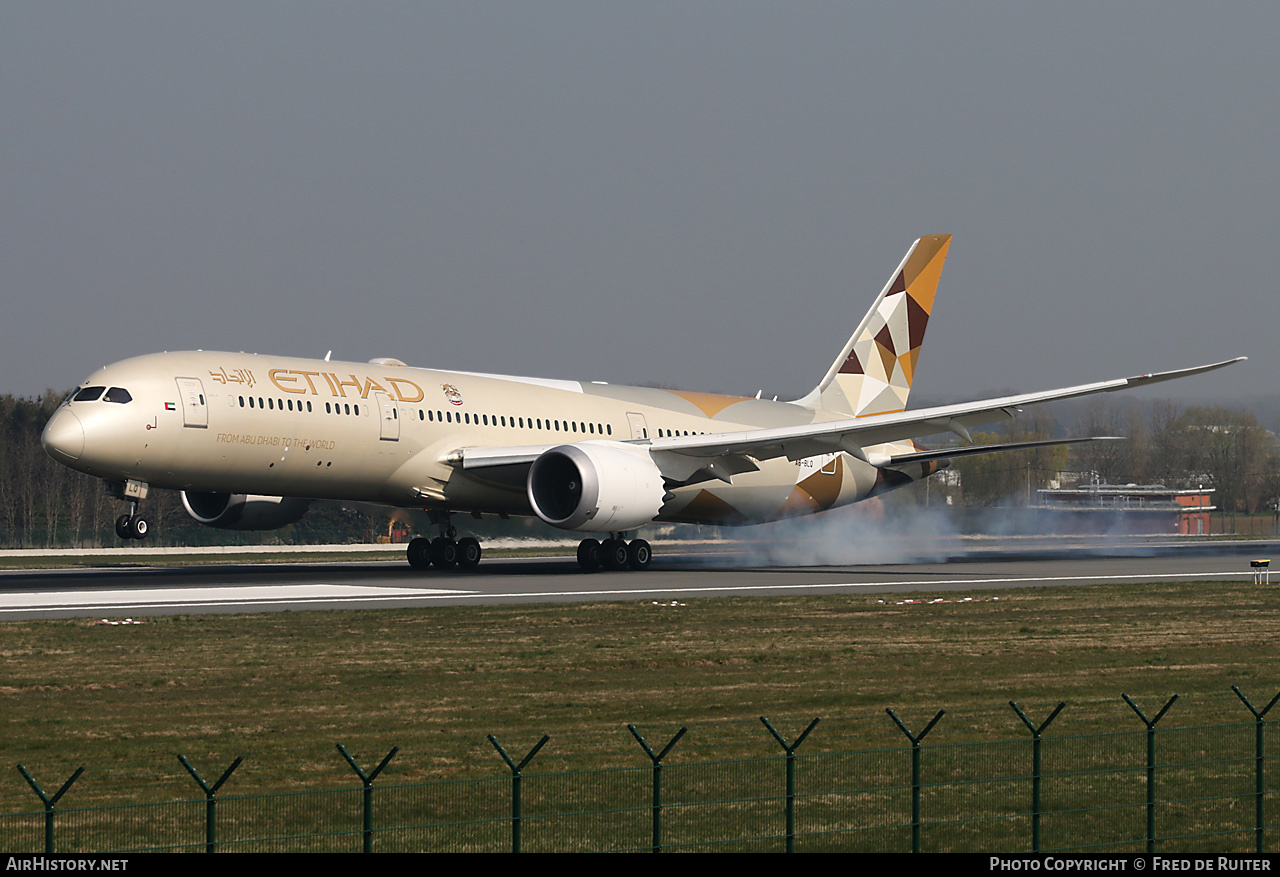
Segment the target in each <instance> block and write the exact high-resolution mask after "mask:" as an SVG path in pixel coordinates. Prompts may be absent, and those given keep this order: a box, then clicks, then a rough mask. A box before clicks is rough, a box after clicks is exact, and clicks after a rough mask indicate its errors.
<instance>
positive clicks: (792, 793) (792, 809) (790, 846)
mask: <svg viewBox="0 0 1280 877" xmlns="http://www.w3.org/2000/svg"><path fill="white" fill-rule="evenodd" d="M760 721H762V722H764V726H765V727H766V728H768V729H769V733H770V734H772V735H773V739H775V740H777V741H778V745H780V746H781V747H782V749H783V751H784V752H786V753H787V852H789V853H793V852H795V845H796V749H798V748H799V747H800V744H801V743H803V742H804V738H805V737H808V736H809V732H810V731H812V730H813V729H814V728H816V727H817V725H818V721H819V720H818V719H814V720H813V721H812V722H810V723H809V727H807V728H805V729H804V733H803V734H801V735H800V736H799V737H797V738H796V742H794V743H791V744H789V745H788V743H787V741H786V740H783V739H782V735H781V734H779V733H778V732H777V731H775V730H774V729H773V725H771V724H769V720H768V719H766V718H765V717H764V716H761V717H760Z"/></svg>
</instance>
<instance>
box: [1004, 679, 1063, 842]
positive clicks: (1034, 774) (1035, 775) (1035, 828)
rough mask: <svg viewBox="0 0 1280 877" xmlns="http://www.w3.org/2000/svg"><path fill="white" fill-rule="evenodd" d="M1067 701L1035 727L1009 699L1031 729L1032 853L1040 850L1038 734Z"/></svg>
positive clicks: (1010, 704) (1054, 717) (1010, 703)
mask: <svg viewBox="0 0 1280 877" xmlns="http://www.w3.org/2000/svg"><path fill="white" fill-rule="evenodd" d="M1066 705H1067V702H1066V701H1065V700H1064V701H1059V702H1058V705H1057V707H1055V708H1054V710H1053V712H1051V713H1049V718H1047V719H1045V720H1044V722H1043V723H1042V724H1041V725H1040V726H1039V727H1036V726H1035V725H1033V724H1031V720H1030V719H1028V718H1027V717H1026V714H1025V713H1023V712H1022V710H1020V709H1019V708H1018V705H1017V704H1016V703H1014V702H1013V701H1009V706H1011V707H1013V711H1014V712H1015V713H1017V714H1018V718H1020V719H1022V723H1023V724H1024V725H1026V726H1027V727H1028V728H1030V729H1031V851H1032V852H1033V853H1038V852H1040V777H1041V770H1040V735H1041V734H1043V733H1044V729H1045V728H1047V727H1049V723H1050V722H1052V721H1053V720H1054V719H1056V718H1057V717H1058V713H1060V712H1062V708H1063V707H1065V706H1066Z"/></svg>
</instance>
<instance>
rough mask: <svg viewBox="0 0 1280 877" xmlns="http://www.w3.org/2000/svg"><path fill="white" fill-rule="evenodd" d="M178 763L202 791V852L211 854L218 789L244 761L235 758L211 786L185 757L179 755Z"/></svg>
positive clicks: (216, 832) (214, 842)
mask: <svg viewBox="0 0 1280 877" xmlns="http://www.w3.org/2000/svg"><path fill="white" fill-rule="evenodd" d="M178 761H180V762H182V766H183V767H185V768H186V769H187V773H189V774H191V776H192V777H193V778H194V779H195V781H196V782H197V783H199V784H200V788H201V789H203V790H204V851H205V852H206V853H211V852H213V851H214V849H215V848H216V847H217V845H218V831H217V818H216V813H215V808H216V807H217V805H218V799H217V794H218V789H220V788H222V784H223V783H225V782H226V781H227V779H228V778H229V777H230V776H231V772H232V771H234V770H235V769H236V768H237V767H239V766H240V762H242V761H244V758H243V757H240V758H237V759H236V760H235V761H233V762H231V767H229V768H227V769H226V771H224V772H223V774H222V776H221V778H219V779H218V781H217V782H216V783H214V784H213V785H212V786H211V785H209V784H208V783H206V782H205V781H204V777H202V776H200V774H199V772H197V771H196V769H195V768H194V767H192V766H191V762H189V761H187V757H186V756H185V755H182V754H179V755H178Z"/></svg>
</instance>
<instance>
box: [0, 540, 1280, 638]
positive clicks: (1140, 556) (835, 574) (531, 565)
mask: <svg viewBox="0 0 1280 877" xmlns="http://www.w3.org/2000/svg"><path fill="white" fill-rule="evenodd" d="M1278 549H1280V543H1277V542H1257V541H1252V542H1218V543H1193V544H1185V543H1171V544H1159V545H1154V544H1150V543H1142V544H1125V543H1122V544H1113V545H1110V546H1103V547H1101V548H1099V547H1097V546H1093V547H1090V548H1087V549H1086V548H1083V547H1081V546H1078V545H1072V544H1066V543H1061V542H1059V543H1054V544H1050V545H1048V546H1037V547H1030V548H1029V547H1027V546H1026V545H1024V544H1016V545H1011V544H1007V543H994V544H992V545H990V546H988V547H984V548H982V549H972V548H970V549H968V550H965V551H964V552H963V553H962V554H960V555H958V556H952V557H950V558H948V559H947V560H946V562H925V563H898V564H880V565H856V564H854V565H847V566H810V567H771V568H760V567H753V566H739V565H736V564H737V563H738V560H737V559H736V558H735V556H734V555H733V554H732V553H730V554H728V555H726V554H723V553H717V554H710V553H706V552H702V553H693V552H686V553H682V554H677V553H667V554H664V555H659V556H658V557H657V559H655V561H654V564H653V567H652V568H651V569H650V570H649V571H647V572H643V573H636V572H614V573H604V572H597V573H582V572H580V571H579V570H578V568H577V564H576V563H575V562H574V560H573V559H572V558H568V557H552V558H536V559H502V558H487V559H485V561H484V562H483V563H482V564H481V566H480V567H478V568H477V569H476V570H473V571H471V572H465V573H464V572H459V571H449V572H443V573H442V572H427V573H420V572H415V571H414V570H412V569H410V568H409V567H408V565H407V564H405V563H404V562H403V561H401V560H399V559H397V560H395V561H361V562H355V563H314V564H251V563H232V564H229V563H222V562H219V563H207V562H206V563H198V562H193V563H191V564H189V565H183V566H166V567H129V568H121V567H112V568H106V569H75V570H40V571H30V570H21V571H10V572H0V620H16V619H30V618H100V619H111V620H118V619H122V618H126V617H130V618H141V617H146V616H150V615H175V614H184V615H187V614H209V613H236V612H274V611H285V610H292V611H297V610H322V609H379V608H401V607H426V606H460V605H482V604H498V603H540V602H582V601H599V600H654V601H660V600H687V599H699V598H707V597H728V596H804V595H814V594H841V593H844V594H848V593H887V594H902V593H919V594H921V595H924V596H930V595H932V596H933V597H938V596H944V595H945V596H954V595H956V594H958V593H959V592H964V591H977V590H989V589H1003V588H1022V587H1043V586H1048V585H1087V584H1100V583H1115V582H1133V583H1135V584H1138V583H1150V582H1159V581H1170V582H1172V581H1193V580H1197V579H1203V580H1244V581H1249V580H1251V579H1252V577H1253V570H1252V568H1251V566H1250V560H1251V559H1255V558H1266V557H1272V556H1275V555H1276V552H1277V550H1278ZM1277 584H1280V578H1277Z"/></svg>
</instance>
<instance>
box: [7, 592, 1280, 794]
mask: <svg viewBox="0 0 1280 877" xmlns="http://www.w3.org/2000/svg"><path fill="white" fill-rule="evenodd" d="M1277 595H1278V592H1276V591H1273V590H1271V589H1270V588H1258V587H1255V586H1253V585H1251V584H1240V583H1219V582H1193V583H1178V584H1166V585H1141V586H1137V585H1132V584H1125V585H1107V586H1097V587H1071V588H1057V589H1051V588H1028V589H1025V590H1002V591H999V592H972V593H970V594H968V595H967V596H968V597H971V598H972V600H971V601H970V602H946V603H916V604H903V603H902V601H903V599H904V598H903V597H901V596H893V597H887V596H876V595H867V594H857V595H848V596H828V597H807V598H800V599H797V598H775V597H753V598H727V599H701V600H689V601H687V602H684V603H682V604H678V605H672V604H665V605H655V604H654V603H653V602H650V601H628V602H615V603H595V604H565V605H542V604H540V605H527V606H496V607H461V608H453V607H442V608H432V609H412V610H388V611H383V610H378V611H341V612H296V613H295V612H280V613H267V614H257V615H239V616H231V615H210V616H178V617H162V618H153V619H147V620H146V623H145V624H141V625H136V626H98V625H95V624H93V623H92V622H90V621H87V620H74V621H71V620H65V621H27V622H6V623H4V624H0V658H2V662H0V765H2V766H0V812H13V811H16V810H26V809H30V808H31V807H32V805H33V804H34V803H35V796H34V795H33V794H32V793H31V791H30V789H29V788H28V787H27V785H26V783H25V781H24V780H23V779H22V777H21V776H20V775H19V773H18V771H17V770H16V769H15V768H14V765H15V764H17V763H19V762H21V763H23V764H25V765H26V766H27V767H28V768H29V769H30V770H31V771H32V772H33V774H34V775H35V776H36V778H37V779H38V780H40V781H41V782H42V784H43V785H44V786H45V788H46V790H47V791H50V792H52V791H54V790H56V789H57V788H58V787H59V786H60V785H61V783H62V782H63V781H64V780H65V779H66V778H67V777H68V776H70V774H71V773H72V771H73V770H74V769H75V768H76V767H77V766H79V765H81V764H83V765H85V766H86V768H87V769H86V773H85V775H84V777H82V778H81V779H80V780H79V781H78V783H77V784H76V786H75V787H74V790H73V792H71V793H69V795H70V798H69V800H74V803H75V805H77V806H89V805H93V804H98V803H118V802H121V801H124V800H133V801H141V800H167V799H171V798H175V797H188V796H191V795H192V794H193V793H195V792H196V788H195V784H194V783H193V782H192V780H191V778H190V777H189V776H188V775H187V774H186V772H185V771H184V770H183V769H182V767H181V766H180V765H179V763H178V761H177V758H176V755H177V754H178V753H182V754H184V755H186V756H187V757H188V758H189V759H191V761H192V762H193V763H194V764H195V765H196V766H197V767H198V768H199V769H200V770H201V771H202V773H203V774H204V775H205V777H206V778H207V779H210V780H212V779H215V778H216V777H217V776H219V775H220V774H221V772H222V770H223V769H224V768H225V767H226V766H227V765H228V764H229V763H230V762H231V761H232V760H233V759H234V758H235V757H237V756H244V757H245V763H244V764H243V765H242V766H241V768H240V769H239V770H238V771H237V772H236V774H235V776H234V778H233V779H232V780H231V782H230V784H229V786H228V789H227V792H228V793H236V794H251V793H257V792H270V791H276V790H286V789H300V788H309V789H310V788H335V787H342V786H348V785H351V784H353V783H355V782H356V778H355V776H354V774H353V773H352V771H351V769H350V767H349V766H348V765H347V764H346V762H345V761H343V759H342V758H341V756H340V755H339V754H338V753H337V751H336V749H335V744H336V743H339V742H340V743H343V744H344V745H345V746H346V747H347V749H348V750H349V751H350V752H351V753H352V754H353V755H354V756H355V757H356V759H357V760H358V761H359V762H360V763H361V764H362V765H363V766H365V768H366V769H369V768H371V767H372V766H374V765H376V764H377V763H378V761H379V760H381V758H382V756H383V755H385V754H386V752H387V751H388V750H389V749H390V748H391V747H392V746H399V747H400V748H401V751H400V753H399V755H398V756H397V757H396V759H395V760H394V761H393V762H392V763H391V766H390V767H388V769H387V772H386V773H385V774H384V775H383V776H384V778H385V780H384V781H385V782H392V783H402V782H415V781H420V780H426V779H436V778H439V779H453V778H469V777H482V776H484V777H489V776H501V775H503V774H505V773H506V770H507V769H506V767H505V766H504V765H503V764H502V762H501V761H500V760H499V758H498V756H497V754H496V753H495V752H494V751H493V748H492V747H491V745H490V744H489V743H488V742H487V740H486V735H488V734H494V735H496V737H497V738H498V739H499V740H500V741H501V742H502V743H503V745H504V746H505V747H506V748H507V749H508V751H509V752H511V753H512V754H513V755H514V756H515V757H517V758H519V757H520V756H522V755H523V754H524V753H525V752H526V751H528V749H529V748H530V747H532V746H533V745H534V744H535V743H536V742H537V741H538V739H539V738H540V737H541V736H542V735H543V734H549V735H551V741H550V743H548V744H547V746H546V747H545V748H544V749H543V750H542V751H541V752H540V753H539V754H538V756H537V758H536V759H535V760H534V762H533V763H532V765H531V766H530V768H529V769H528V770H529V771H534V770H536V771H538V772H545V771H555V770H569V769H586V768H595V767H609V766H642V765H646V764H648V761H647V758H646V757H645V756H644V754H643V753H642V752H641V750H640V747H639V746H638V745H637V744H636V742H635V740H634V739H633V738H632V737H631V735H630V734H629V733H628V732H627V730H626V727H625V726H626V724H627V723H635V724H636V725H637V726H638V728H639V729H640V731H641V732H642V733H644V734H645V735H646V736H647V737H648V739H649V742H650V743H651V744H652V745H654V747H655V748H660V747H661V746H662V745H663V744H664V743H665V742H666V740H667V739H669V738H670V737H671V736H672V735H673V734H674V733H675V732H676V730H678V729H679V727H681V726H682V725H687V726H688V727H689V733H688V734H687V735H686V737H685V738H684V739H683V740H682V741H681V742H680V743H679V744H678V745H677V747H676V748H675V750H673V753H672V755H671V756H669V759H679V760H680V761H700V760H713V759H730V758H748V757H754V756H771V755H776V754H778V753H779V751H780V750H779V747H778V744H777V743H776V742H775V741H774V740H773V738H772V737H771V736H770V735H769V734H768V732H767V731H766V730H765V729H764V728H763V726H762V725H761V723H760V721H759V718H758V717H759V716H762V715H764V716H768V717H769V718H770V719H771V721H772V722H773V724H774V725H775V726H776V727H777V728H778V729H779V731H780V732H781V733H782V734H783V735H784V736H786V737H788V738H794V737H795V736H797V735H798V734H799V733H800V732H801V731H803V730H804V728H805V726H806V725H807V724H808V723H809V721H810V720H811V719H812V718H813V717H821V718H822V723H821V724H820V725H819V726H818V728H817V729H816V730H815V731H814V732H813V734H812V735H811V736H810V737H809V739H807V740H806V741H805V743H804V746H803V749H802V751H803V752H806V753H812V752H824V751H844V750H853V749H869V748H877V747H885V746H900V745H903V744H905V743H906V740H905V738H904V737H903V735H902V733H901V731H899V730H898V729H897V727H896V726H895V725H894V724H893V723H892V721H891V720H890V719H889V718H888V717H887V716H886V715H885V713H884V710H885V708H886V707H892V708H893V709H894V711H895V712H896V713H897V714H898V715H899V716H900V717H901V718H902V719H903V720H904V721H905V722H906V723H907V724H908V726H910V727H911V728H912V729H913V730H915V731H918V730H919V729H920V728H922V727H923V726H924V725H925V724H926V723H927V722H928V721H929V719H931V718H932V717H933V715H934V714H935V713H936V712H937V710H939V709H946V710H947V715H946V716H945V717H944V718H943V719H942V720H941V721H940V722H939V724H938V725H937V727H935V728H934V730H933V731H932V732H931V733H930V736H929V742H930V743H936V744H942V743H958V742H966V741H991V740H1003V739H1022V738H1025V736H1026V735H1027V731H1026V729H1025V727H1024V726H1023V725H1022V723H1021V722H1020V721H1019V720H1018V718H1017V717H1016V716H1015V715H1014V713H1013V711H1012V710H1011V709H1010V708H1009V706H1008V701H1010V700H1016V701H1017V702H1018V703H1019V705H1021V706H1022V707H1023V709H1024V710H1025V711H1026V712H1027V713H1028V715H1029V716H1030V717H1031V718H1032V719H1033V720H1035V721H1042V720H1043V719H1044V718H1045V717H1046V716H1047V715H1048V714H1049V712H1050V711H1051V710H1052V708H1053V707H1054V706H1055V705H1056V704H1057V702H1058V701H1059V700H1065V701H1067V702H1068V706H1067V708H1066V709H1065V710H1064V711H1063V713H1062V714H1061V715H1060V716H1059V717H1058V718H1057V720H1056V721H1055V722H1054V724H1053V726H1052V728H1051V730H1050V732H1049V733H1050V734H1058V735H1067V734H1084V733H1092V732H1096V731H1131V730H1135V729H1137V728H1140V727H1141V725H1140V723H1139V721H1138V719H1137V717H1136V716H1135V715H1134V714H1133V712H1132V711H1131V710H1130V708H1129V707H1128V706H1127V705H1125V703H1124V702H1123V701H1122V700H1121V698H1120V695H1121V693H1122V692H1124V693H1127V694H1129V695H1130V696H1131V697H1133V698H1134V699H1135V700H1136V701H1137V702H1138V704H1139V705H1140V706H1142V707H1143V709H1144V710H1145V711H1146V712H1147V714H1148V715H1149V716H1150V715H1154V714H1155V713H1156V712H1157V711H1158V710H1159V709H1160V707H1161V706H1162V705H1163V704H1164V702H1165V701H1166V700H1167V699H1168V698H1169V697H1170V696H1172V695H1173V694H1178V695H1180V700H1179V702H1178V703H1177V704H1176V705H1175V706H1174V707H1173V708H1172V709H1171V710H1170V712H1169V714H1168V715H1167V716H1166V717H1165V718H1164V719H1163V721H1162V723H1161V726H1162V727H1177V726H1188V725H1202V724H1212V723H1216V722H1226V721H1247V720H1249V719H1250V718H1251V717H1250V716H1249V714H1248V712H1247V711H1246V709H1245V708H1244V706H1243V705H1242V704H1241V703H1240V702H1239V701H1238V699H1237V698H1236V697H1235V695H1234V694H1232V693H1231V691H1230V687H1231V685H1233V684H1234V685H1238V686H1240V688H1241V689H1242V690H1243V691H1244V692H1245V694H1246V695H1248V696H1249V697H1250V698H1251V700H1252V701H1253V702H1254V704H1255V705H1257V706H1259V707H1261V706H1263V705H1265V704H1266V703H1267V702H1268V701H1269V700H1270V699H1271V697H1272V696H1273V695H1274V694H1276V692H1277V691H1278V690H1280V662H1278V660H1277V659H1278V658H1280V651H1278V650H1277V645H1276V637H1275V632H1276V630H1277V628H1278V624H1277V622H1278V621H1280V611H1278V603H1280V601H1278V600H1277ZM931 598H932V595H930V596H929V597H921V599H931Z"/></svg>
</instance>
